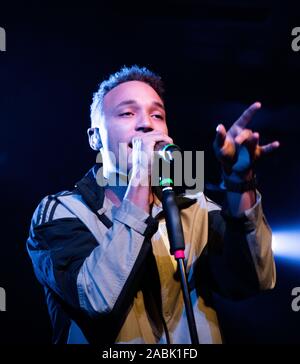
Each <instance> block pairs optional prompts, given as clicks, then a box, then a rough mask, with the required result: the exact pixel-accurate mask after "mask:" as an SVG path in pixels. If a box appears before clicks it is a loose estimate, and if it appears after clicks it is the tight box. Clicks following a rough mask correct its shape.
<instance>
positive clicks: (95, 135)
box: [87, 128, 102, 151]
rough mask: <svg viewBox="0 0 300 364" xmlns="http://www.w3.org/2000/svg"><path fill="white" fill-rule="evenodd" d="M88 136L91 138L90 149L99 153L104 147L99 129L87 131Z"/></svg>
mask: <svg viewBox="0 0 300 364" xmlns="http://www.w3.org/2000/svg"><path fill="white" fill-rule="evenodd" d="M87 134H88V137H89V143H90V147H91V148H92V149H94V150H96V151H99V150H100V148H101V147H102V143H101V136H100V132H99V128H89V129H88V130H87Z"/></svg>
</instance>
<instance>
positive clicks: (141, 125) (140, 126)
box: [135, 116, 153, 133]
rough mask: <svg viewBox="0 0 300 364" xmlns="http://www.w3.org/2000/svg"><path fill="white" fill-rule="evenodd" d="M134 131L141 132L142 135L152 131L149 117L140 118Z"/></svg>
mask: <svg viewBox="0 0 300 364" xmlns="http://www.w3.org/2000/svg"><path fill="white" fill-rule="evenodd" d="M135 130H136V131H141V132H142V133H148V132H149V131H152V130H153V124H152V119H151V117H150V116H142V117H140V118H139V120H138V121H137V123H136V126H135Z"/></svg>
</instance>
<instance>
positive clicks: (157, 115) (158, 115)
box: [152, 114, 164, 120]
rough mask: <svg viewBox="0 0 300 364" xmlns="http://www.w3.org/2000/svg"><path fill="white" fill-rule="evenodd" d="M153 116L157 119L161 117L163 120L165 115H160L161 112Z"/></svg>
mask: <svg viewBox="0 0 300 364" xmlns="http://www.w3.org/2000/svg"><path fill="white" fill-rule="evenodd" d="M152 116H154V117H155V118H157V119H161V120H163V119H164V117H163V116H162V115H160V114H153V115H152Z"/></svg>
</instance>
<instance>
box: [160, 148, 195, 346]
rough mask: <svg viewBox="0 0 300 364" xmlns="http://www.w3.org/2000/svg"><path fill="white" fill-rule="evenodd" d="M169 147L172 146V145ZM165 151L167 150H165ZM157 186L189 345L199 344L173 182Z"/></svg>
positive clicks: (162, 179) (167, 179)
mask: <svg viewBox="0 0 300 364" xmlns="http://www.w3.org/2000/svg"><path fill="white" fill-rule="evenodd" d="M169 146H172V144H171V145H169ZM174 147H176V148H174V149H177V150H178V149H179V148H178V147H177V146H174ZM165 150H167V148H165ZM169 157H170V155H169ZM169 162H170V159H169ZM171 162H172V159H171ZM159 184H160V187H161V189H162V206H163V210H164V213H165V219H166V226H167V231H168V237H169V241H170V253H171V254H172V255H174V257H175V259H176V260H177V263H178V270H179V273H180V281H181V288H182V293H183V299H184V305H185V309H186V315H187V321H188V326H189V331H190V336H191V343H192V344H199V339H198V333H197V328H196V322H195V316H194V311H193V306H192V302H191V297H190V293H189V286H188V281H187V276H186V270H185V264H184V258H185V256H184V249H185V242H184V237H183V229H182V223H181V218H180V213H179V209H178V206H177V203H176V200H175V197H176V195H175V191H174V188H173V186H174V182H173V180H172V179H171V178H163V177H161V178H160V182H159Z"/></svg>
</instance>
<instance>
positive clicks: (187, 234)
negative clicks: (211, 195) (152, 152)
mask: <svg viewBox="0 0 300 364" xmlns="http://www.w3.org/2000/svg"><path fill="white" fill-rule="evenodd" d="M98 172H99V165H95V166H94V167H93V168H92V169H91V170H90V171H89V172H88V173H87V174H86V175H85V176H84V177H83V179H82V180H80V181H79V182H78V183H77V184H76V185H75V188H74V190H73V191H64V192H60V193H58V194H55V195H50V196H46V197H45V198H44V199H43V200H42V201H41V202H40V204H39V205H38V207H37V209H36V210H35V212H34V214H33V218H32V222H31V227H30V232H29V238H28V240H27V249H28V253H29V255H30V258H31V260H32V264H33V268H34V271H35V274H36V276H37V279H38V280H39V282H40V283H41V284H42V285H43V287H44V291H45V297H46V301H47V305H48V311H49V315H50V318H51V322H52V326H53V342H54V343H92V344H101V343H190V337H189V331H188V325H187V320H186V314H185V307H184V302H183V296H182V292H181V287H180V280H179V277H178V273H177V261H176V260H175V259H174V258H173V256H171V255H170V253H169V241H168V236H167V230H166V223H165V219H164V212H163V209H162V206H161V202H160V199H159V196H155V201H154V205H153V208H152V211H151V214H147V213H146V212H145V211H144V210H142V209H140V208H139V207H137V206H135V205H134V204H133V203H132V202H130V201H129V200H126V199H124V200H123V201H122V203H121V206H120V207H116V206H114V205H113V203H112V202H111V201H110V200H109V199H108V198H107V197H106V196H105V192H104V188H103V187H100V186H99V185H98V184H97V173H98ZM158 195H159V194H158ZM257 196H258V197H257V202H256V204H255V206H253V207H252V208H251V209H249V210H247V211H245V213H244V215H243V216H241V217H240V218H234V217H231V216H230V215H229V214H227V213H226V212H224V211H223V210H222V209H221V208H220V206H218V205H217V204H215V203H214V202H213V201H211V200H209V199H208V198H207V197H206V196H205V195H204V193H197V194H195V195H181V196H178V197H177V204H178V207H179V209H180V215H181V220H182V226H183V232H184V238H185V257H186V258H185V265H186V271H187V277H188V282H189V286H190V295H191V301H192V305H193V311H194V315H195V320H196V326H197V331H198V336H199V341H200V343H221V342H222V336H221V330H220V327H219V323H218V318H217V314H216V311H215V309H214V305H213V299H212V292H217V293H218V294H220V295H222V296H224V297H227V298H230V299H234V300H236V299H243V298H247V297H249V296H251V295H253V294H257V293H258V292H259V291H261V290H265V289H270V288H273V287H274V284H275V276H276V274H275V265H274V259H273V254H272V249H271V241H272V234H271V230H270V227H269V225H268V223H267V221H266V219H265V216H264V214H263V211H262V206H261V196H260V195H259V193H258V192H257Z"/></svg>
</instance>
